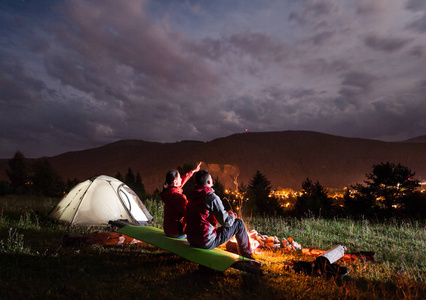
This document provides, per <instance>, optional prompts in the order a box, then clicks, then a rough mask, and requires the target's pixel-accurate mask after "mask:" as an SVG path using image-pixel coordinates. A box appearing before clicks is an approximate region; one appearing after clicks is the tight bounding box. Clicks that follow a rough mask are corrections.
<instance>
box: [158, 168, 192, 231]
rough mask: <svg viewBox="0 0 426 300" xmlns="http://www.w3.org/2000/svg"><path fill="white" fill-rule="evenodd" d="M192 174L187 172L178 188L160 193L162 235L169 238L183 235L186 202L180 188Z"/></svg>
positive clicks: (173, 187)
mask: <svg viewBox="0 0 426 300" xmlns="http://www.w3.org/2000/svg"><path fill="white" fill-rule="evenodd" d="M192 174H193V172H192V171H191V172H188V173H186V174H185V175H184V176H183V177H182V184H181V186H180V187H176V186H169V187H167V188H166V189H164V190H163V191H162V192H161V193H160V197H161V200H162V201H163V203H164V221H163V230H164V233H165V234H166V235H168V236H170V237H177V236H179V235H182V234H183V233H185V227H186V205H187V204H188V200H186V196H185V195H184V194H183V193H182V192H183V191H182V187H183V186H184V185H185V183H186V182H187V181H188V180H189V179H190V178H191V176H192Z"/></svg>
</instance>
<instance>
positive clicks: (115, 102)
mask: <svg viewBox="0 0 426 300" xmlns="http://www.w3.org/2000/svg"><path fill="white" fill-rule="evenodd" d="M425 34H426V1H424V0H408V1H404V0H374V1H372V0H356V1H354V0H276V1H265V0H262V1H261V0H258V1H251V0H232V1H229V0H218V1H211V0H203V1H193V0H187V1H184V0H182V1H177V0H170V1H161V0H157V1H141V0H125V1H116V0H98V1H79V0H72V1H42V0H38V1H35V0H33V1H23V0H8V1H5V0H0V143H1V146H0V158H10V157H13V155H14V153H15V152H16V151H17V150H20V151H21V152H22V153H23V154H24V155H25V156H26V157H41V156H53V155H57V154H60V153H64V152H67V151H75V150H83V149H88V148H93V147H98V146H102V145H105V144H108V143H111V142H115V141H117V140H123V139H138V140H146V141H154V142H176V141H181V140H200V141H210V140H212V139H215V138H218V137H224V136H228V135H231V134H234V133H240V132H245V131H246V130H248V131H249V132H259V131H282V130H312V131H319V132H324V133H329V134H334V135H339V136H346V137H359V138H370V139H378V140H383V141H401V140H406V139H409V138H413V137H417V136H421V135H425V134H426V35H425Z"/></svg>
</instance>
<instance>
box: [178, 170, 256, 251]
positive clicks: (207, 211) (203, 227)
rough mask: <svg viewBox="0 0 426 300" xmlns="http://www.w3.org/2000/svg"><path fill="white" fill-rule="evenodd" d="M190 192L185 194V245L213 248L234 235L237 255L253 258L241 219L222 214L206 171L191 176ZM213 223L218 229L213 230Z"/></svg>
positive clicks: (227, 213)
mask: <svg viewBox="0 0 426 300" xmlns="http://www.w3.org/2000/svg"><path fill="white" fill-rule="evenodd" d="M195 184H196V185H195V186H194V189H193V190H192V191H191V192H190V193H189V195H188V199H189V200H188V205H187V207H186V219H187V226H186V235H187V239H188V242H189V243H190V244H191V245H192V246H194V247H198V248H204V249H213V248H216V247H217V246H219V245H221V244H223V243H225V242H227V241H228V240H229V239H231V238H232V237H233V236H234V235H235V237H236V239H237V244H238V250H239V253H240V255H241V256H244V257H246V258H250V259H253V255H252V249H251V246H250V242H249V236H248V234H247V230H246V227H245V224H244V222H243V220H241V219H238V218H237V216H236V214H235V213H233V212H231V211H229V212H227V211H225V208H224V207H223V204H222V201H221V200H220V198H219V197H218V196H217V195H216V194H215V193H214V190H213V189H212V186H213V179H212V177H211V175H210V174H209V172H208V171H206V170H201V171H199V172H197V173H196V174H195ZM217 223H219V224H220V225H222V226H220V227H218V228H216V225H217Z"/></svg>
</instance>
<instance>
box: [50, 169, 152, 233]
mask: <svg viewBox="0 0 426 300" xmlns="http://www.w3.org/2000/svg"><path fill="white" fill-rule="evenodd" d="M49 217H51V218H53V219H56V220H58V221H62V222H65V223H68V224H70V225H72V226H107V225H108V222H109V221H115V220H122V219H124V220H128V221H129V222H130V223H133V224H135V225H140V224H147V223H150V222H151V221H152V219H153V218H152V216H151V215H150V213H149V212H148V210H147V209H146V207H145V205H143V203H142V201H141V200H140V199H139V197H138V196H137V195H136V193H135V192H134V191H132V189H130V188H129V187H128V186H127V185H126V184H124V183H123V182H121V181H120V180H118V179H116V178H113V177H109V176H105V175H101V176H97V177H94V178H91V179H88V180H86V181H84V182H81V183H79V184H78V185H76V186H75V187H74V188H73V189H72V190H71V191H70V192H69V193H68V194H67V195H65V196H64V198H62V200H61V201H59V202H58V204H56V205H55V206H54V207H53V209H52V210H51V211H50V213H49Z"/></svg>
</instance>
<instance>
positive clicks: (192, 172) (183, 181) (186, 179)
mask: <svg viewBox="0 0 426 300" xmlns="http://www.w3.org/2000/svg"><path fill="white" fill-rule="evenodd" d="M202 163H203V162H202V161H200V162H199V163H198V165H197V166H196V167H195V169H194V170H192V171H189V172H188V173H186V174H185V175H183V177H182V183H181V185H180V187H181V188H182V187H183V186H184V185H185V183H187V182H188V180H189V179H190V178H191V177H192V175H194V173H195V172H198V171H200V167H201V164H202Z"/></svg>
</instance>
